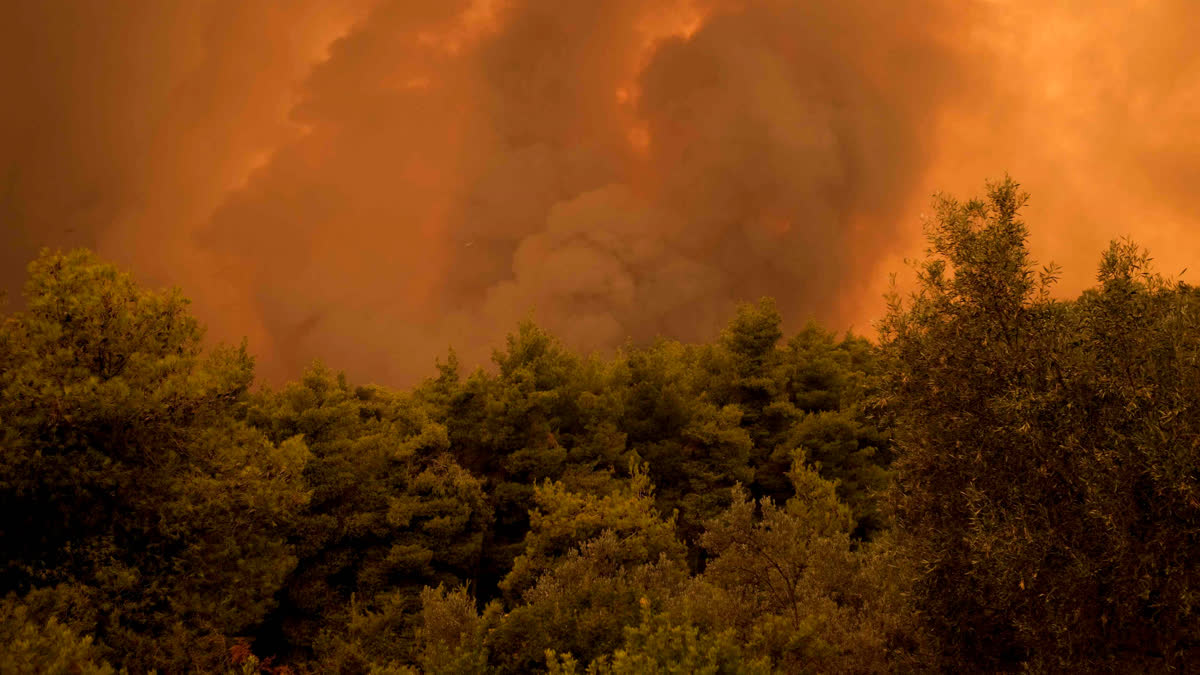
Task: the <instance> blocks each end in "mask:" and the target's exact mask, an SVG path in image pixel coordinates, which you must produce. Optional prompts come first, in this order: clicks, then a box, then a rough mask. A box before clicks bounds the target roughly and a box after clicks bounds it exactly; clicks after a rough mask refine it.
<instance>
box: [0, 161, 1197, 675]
mask: <svg viewBox="0 0 1200 675" xmlns="http://www.w3.org/2000/svg"><path fill="white" fill-rule="evenodd" d="M1026 200H1027V196H1026V195H1025V194H1023V193H1022V192H1021V191H1020V189H1019V186H1018V185H1017V184H1016V183H1015V182H1014V181H1012V180H1011V179H1006V180H1004V181H1001V182H998V183H995V184H991V185H989V186H988V188H987V192H986V194H985V195H984V196H983V197H981V198H978V199H974V200H970V201H966V202H962V201H958V200H955V199H953V198H950V197H945V196H941V197H938V198H936V201H935V205H936V215H935V216H934V217H933V218H931V219H930V221H929V222H928V225H927V229H926V235H927V240H928V250H927V253H926V256H925V258H924V259H923V260H921V261H918V262H917V263H916V269H917V284H916V290H915V291H913V292H912V293H909V294H906V295H903V296H901V295H900V294H899V293H896V294H893V295H892V296H891V297H890V300H889V311H888V314H887V315H886V317H884V318H883V320H882V321H881V322H880V324H879V338H878V340H876V341H872V340H868V339H866V338H864V337H860V336H855V335H851V334H846V335H837V334H834V333H831V332H829V331H827V330H825V329H823V328H822V327H820V326H818V325H815V324H810V325H808V326H807V327H805V328H803V329H802V330H800V331H799V332H797V333H794V334H791V335H787V334H785V332H784V330H783V323H784V322H783V318H782V317H781V316H780V314H779V312H778V310H777V309H776V307H775V305H774V303H773V302H772V301H771V300H770V299H763V300H761V301H758V302H754V303H749V304H746V305H743V306H742V307H741V308H740V309H739V310H738V311H737V313H736V315H735V316H733V317H731V318H730V320H729V321H728V323H727V324H726V328H725V329H724V330H723V331H722V332H721V334H720V335H718V336H716V337H715V339H714V340H712V341H711V342H709V343H703V344H683V343H680V342H675V341H670V340H665V339H662V340H658V341H656V342H653V343H650V344H640V345H632V344H631V345H629V346H627V347H625V348H624V349H622V350H619V351H618V352H617V353H616V354H614V355H610V356H600V355H580V354H575V353H572V352H571V351H570V350H568V349H567V348H565V347H564V346H563V345H562V344H561V343H560V342H559V341H558V340H557V339H555V337H554V336H552V335H550V334H548V333H547V332H545V331H544V330H542V329H541V328H539V327H538V326H536V325H534V324H532V323H524V324H521V325H520V326H518V327H516V329H515V330H514V332H513V333H512V334H511V335H510V336H509V337H508V340H507V342H506V344H504V345H503V346H501V347H500V348H499V349H497V350H496V352H495V354H494V359H493V360H494V367H493V368H491V369H479V370H476V371H474V372H462V369H461V368H460V364H459V363H458V360H457V359H456V357H455V355H454V353H453V352H450V353H448V354H447V356H446V357H445V359H444V360H443V361H440V362H439V363H438V364H437V370H436V373H437V374H436V376H434V377H431V378H430V379H428V380H426V381H425V382H423V383H421V384H420V385H418V386H416V387H414V388H413V389H411V390H407V391H399V390H393V389H389V388H386V387H381V386H376V385H371V384H367V383H354V382H350V381H349V380H348V379H347V377H346V376H345V375H343V374H341V373H339V372H336V371H334V370H331V369H330V368H328V367H326V366H324V365H322V364H320V363H316V364H313V365H312V366H311V367H310V368H309V369H308V370H307V371H306V372H305V373H304V374H303V376H302V377H301V378H300V379H299V380H298V381H296V382H292V383H289V384H286V385H284V386H282V387H280V388H277V389H275V388H270V387H267V386H258V387H256V386H255V376H254V360H253V358H252V356H251V355H250V354H249V351H248V348H247V346H246V345H245V344H243V345H240V346H236V347H230V346H218V347H211V348H205V346H204V345H205V343H204V340H203V328H202V327H201V326H200V325H199V324H198V322H197V321H196V320H195V319H194V318H192V317H191V316H190V314H189V312H188V303H187V301H186V299H184V297H183V296H182V295H181V294H180V293H179V292H178V291H152V290H148V289H145V288H142V287H140V286H139V285H138V284H136V283H135V282H134V281H133V280H132V279H131V278H130V277H129V276H128V275H127V274H125V273H123V272H121V271H120V270H118V269H116V268H115V267H113V266H112V265H109V264H107V263H104V262H102V261H100V260H98V259H97V258H96V257H95V256H94V255H92V254H91V253H88V252H86V251H74V252H69V253H53V252H45V253H43V255H42V256H41V257H39V258H38V259H37V260H35V261H34V262H33V263H32V264H31V265H30V267H29V278H28V283H27V285H26V289H25V307H24V308H23V309H22V310H20V311H16V312H11V313H8V314H6V315H3V316H2V317H0V543H2V545H3V549H4V552H5V554H6V555H5V560H4V562H3V564H2V565H0V672H6V673H7V672H15V673H23V672H53V673H68V672H70V673H114V672H121V671H128V672H132V673H142V672H150V671H157V672H164V673H172V672H213V673H255V672H269V673H297V674H298V673H309V672H313V673H316V672H343V673H415V672H430V673H484V672H488V673H491V672H498V673H526V672H551V673H563V674H566V673H654V672H662V673H668V672H671V673H674V672H688V673H699V672H704V673H772V672H783V673H808V672H811V673H825V672H870V673H875V672H924V671H929V672H941V671H951V672H989V671H1006V670H1022V669H1026V670H1032V671H1035V672H1050V671H1053V672H1058V671H1077V672H1096V671H1118V672H1142V671H1154V670H1170V669H1173V668H1174V669H1177V668H1180V667H1182V666H1183V665H1185V664H1186V663H1189V662H1195V660H1196V659H1197V658H1200V622H1197V618H1196V616H1195V611H1196V608H1197V602H1198V601H1197V597H1198V595H1197V594H1198V592H1200V576H1198V569H1197V564H1198V563H1200V541H1198V539H1200V475H1198V474H1197V469H1196V467H1197V460H1198V459H1200V409H1197V406H1200V365H1198V364H1197V359H1198V357H1200V294H1198V293H1197V291H1196V289H1194V288H1192V287H1191V286H1189V285H1187V284H1184V283H1182V282H1178V281H1173V280H1170V279H1167V278H1164V277H1162V276H1160V275H1158V274H1156V273H1155V272H1154V271H1153V270H1152V268H1151V265H1150V262H1151V261H1150V258H1149V256H1148V254H1146V253H1145V252H1144V251H1142V250H1140V249H1139V248H1138V247H1137V246H1136V245H1135V244H1133V243H1131V242H1127V241H1119V242H1114V243H1113V244H1112V245H1111V246H1110V248H1109V249H1108V250H1106V251H1104V252H1103V253H1102V254H1101V258H1100V263H1099V266H1098V273H1097V277H1096V285H1095V287H1093V288H1091V289H1088V290H1086V291H1085V292H1083V293H1082V294H1081V295H1080V296H1079V297H1077V298H1074V299H1063V298H1060V297H1058V296H1056V295H1055V294H1054V293H1053V284H1054V282H1055V280H1056V276H1057V269H1056V268H1055V267H1054V266H1053V265H1050V266H1045V267H1039V266H1038V265H1036V264H1035V263H1034V262H1033V261H1032V260H1031V258H1030V254H1029V251H1028V247H1027V240H1028V231H1027V229H1026V226H1025V223H1024V222H1023V220H1022V218H1021V210H1022V207H1023V206H1024V205H1025V203H1026Z"/></svg>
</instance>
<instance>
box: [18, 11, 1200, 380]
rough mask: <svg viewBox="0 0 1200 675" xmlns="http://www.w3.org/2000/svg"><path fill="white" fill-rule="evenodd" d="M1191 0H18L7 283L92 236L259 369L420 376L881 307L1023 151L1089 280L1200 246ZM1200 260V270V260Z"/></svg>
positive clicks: (1070, 258) (1051, 243) (1052, 248)
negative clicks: (944, 201) (539, 352)
mask: <svg viewBox="0 0 1200 675" xmlns="http://www.w3.org/2000/svg"><path fill="white" fill-rule="evenodd" d="M1198 31H1200V11H1197V10H1196V8H1195V5H1194V2H1193V0H1158V1H1156V2H1145V1H1141V0H1113V1H1111V2H1105V3H1095V2H1083V1H1082V0H1058V1H1054V2H1033V1H1032V0H1008V1H1005V0H905V1H903V2H891V3H879V2H876V1H874V0H838V1H834V0H827V1H825V2H819V1H814V2H807V3H797V2H794V1H793V0H786V1H785V0H654V1H649V0H607V1H606V2H602V3H597V2H563V1H562V0H348V1H345V2H341V3H329V2H320V1H318V0H294V1H293V2H290V3H288V4H287V5H286V8H285V7H284V6H283V5H280V4H279V3H273V2H266V1H265V0H263V1H253V0H252V1H245V0H187V1H184V2H177V3H161V2H154V1H153V0H130V1H129V2H122V3H110V2H104V1H102V0H46V1H45V2H40V3H6V4H5V6H4V7H3V8H0V86H2V87H3V91H5V92H8V93H9V94H10V95H9V96H8V97H7V98H8V100H7V104H6V105H5V106H3V107H0V181H3V182H2V183H0V287H2V288H6V289H9V290H10V292H12V291H14V290H15V289H16V288H17V286H18V285H19V283H20V279H21V277H22V274H23V273H22V271H21V268H22V265H23V264H24V263H25V262H26V261H27V260H28V259H29V257H30V256H32V255H33V254H34V253H35V252H36V250H37V249H38V248H39V247H41V246H51V247H68V246H76V245H84V246H89V247H92V248H95V249H97V250H98V251H99V252H100V253H101V254H102V255H103V256H105V257H106V258H109V259H111V260H114V261H116V262H118V263H120V264H121V265H123V266H125V267H127V268H128V269H130V270H132V271H133V272H134V273H135V274H136V276H137V277H138V278H139V279H141V280H143V281H144V282H145V283H147V284H150V285H164V284H172V285H179V286H181V287H183V288H184V290H185V292H186V293H187V294H188V295H189V296H190V297H192V298H193V300H194V303H195V304H194V308H195V313H196V314H197V315H198V316H199V317H200V318H201V319H202V320H203V321H204V322H206V323H207V324H208V325H209V327H210V335H211V336H212V337H213V338H214V339H219V340H226V341H229V340H238V339H240V337H241V336H243V335H247V336H249V339H250V343H251V350H252V351H253V352H255V353H256V354H257V355H258V356H259V364H260V372H261V373H262V374H263V375H264V376H265V377H266V378H267V379H268V380H275V381H278V380H279V379H282V378H284V377H294V376H295V375H296V374H297V373H298V372H299V370H300V369H301V368H302V367H303V366H304V364H306V363H307V362H308V361H309V360H311V359H312V358H314V357H320V358H322V359H324V360H325V361H327V362H329V363H330V364H332V365H334V366H335V367H339V368H344V369H346V370H348V371H349V372H350V373H351V375H352V376H353V377H355V378H356V379H358V380H374V381H380V382H386V383H390V384H410V383H412V382H413V381H414V380H416V379H418V378H420V377H424V376H427V375H429V374H430V373H431V371H432V364H433V360H434V358H435V357H437V356H439V355H443V354H444V353H445V351H446V350H447V348H448V347H451V346H453V347H455V348H456V349H457V350H458V351H459V353H460V355H461V356H462V357H463V359H464V360H465V361H467V362H468V363H478V362H482V361H484V360H486V358H487V355H488V353H489V350H490V349H491V348H492V347H494V346H498V345H499V344H501V342H502V336H503V335H504V333H505V332H507V331H509V330H511V329H512V327H513V326H514V325H515V323H516V322H517V321H519V320H520V319H522V318H525V317H528V316H535V317H536V318H537V319H538V320H539V321H540V322H542V323H543V324H544V325H546V326H547V327H549V328H550V329H551V330H552V331H554V332H556V333H557V334H559V335H560V336H562V337H563V338H564V340H566V341H567V342H568V343H570V344H571V345H572V346H575V347H577V348H580V349H585V350H588V349H606V348H611V347H612V346H614V345H618V344H620V343H622V342H624V341H626V340H629V339H633V340H643V339H647V338H650V337H652V336H654V335H657V334H665V335H670V336H673V337H679V338H682V339H709V338H711V337H712V336H713V334H714V332H715V331H716V330H717V329H718V327H719V326H720V325H722V324H723V322H724V321H725V320H726V319H727V318H728V317H729V315H730V312H731V310H732V307H733V306H734V305H735V303H737V302H738V301H742V300H746V299H753V298H756V297H758V296H761V295H772V296H775V297H776V298H777V299H778V300H779V302H780V306H781V308H782V310H783V312H784V314H785V317H786V318H787V321H788V323H789V324H790V326H791V327H796V326H798V325H800V324H802V323H803V322H804V321H805V320H807V319H808V318H818V319H821V320H823V321H825V322H827V323H829V324H830V325H831V326H834V327H837V328H845V327H848V326H851V325H853V326H855V327H856V328H857V329H858V330H860V331H868V332H869V330H870V329H869V326H870V322H871V321H872V320H873V319H875V318H877V317H878V316H879V314H880V312H881V311H882V308H883V303H882V300H881V297H880V296H881V294H882V292H883V291H884V290H885V288H886V285H887V281H888V274H889V272H893V271H899V272H901V273H902V275H901V276H902V278H903V270H904V267H903V262H902V261H903V259H904V258H906V257H912V256H914V255H917V254H919V253H920V250H921V214H922V213H923V212H925V211H928V205H929V197H930V195H931V194H932V193H933V192H935V191H939V190H942V191H946V192H950V193H953V194H956V195H960V196H972V195H975V194H978V193H979V192H980V190H981V189H982V185H983V182H984V180H985V179H990V178H998V177H1000V176H1002V175H1003V174H1004V173H1005V172H1008V173H1010V174H1012V175H1013V176H1014V177H1015V178H1016V179H1017V180H1019V181H1020V182H1021V183H1022V184H1023V185H1024V186H1025V188H1026V189H1027V190H1028V191H1029V192H1031V193H1032V195H1033V197H1032V201H1031V203H1030V206H1029V208H1028V210H1027V213H1026V217H1027V218H1026V219H1027V221H1028V222H1029V224H1030V228H1031V231H1032V242H1031V244H1032V247H1033V251H1034V254H1035V257H1036V258H1037V259H1038V260H1040V261H1043V262H1045V261H1049V260H1054V261H1056V262H1058V263H1060V264H1062V265H1063V266H1064V267H1065V273H1064V277H1063V281H1062V284H1061V290H1062V292H1063V293H1064V294H1069V293H1074V292H1077V291H1078V290H1080V289H1081V288H1083V287H1085V286H1086V285H1087V284H1088V283H1090V281H1091V279H1092V277H1093V275H1094V270H1095V264H1096V261H1097V260H1098V256H1099V252H1100V251H1101V249H1102V248H1103V247H1104V246H1105V244H1106V242H1107V241H1108V240H1109V239H1111V238H1114V237H1119V236H1125V235H1128V236H1132V237H1133V238H1134V239H1135V240H1137V241H1139V242H1140V243H1142V244H1143V245H1145V246H1147V247H1148V248H1150V250H1151V253H1152V255H1153V256H1154V257H1155V259H1156V260H1157V262H1158V263H1159V266H1160V269H1162V270H1163V271H1164V272H1168V273H1178V272H1179V271H1180V270H1182V269H1183V268H1185V267H1189V266H1191V267H1196V266H1197V260H1200V235H1198V234H1195V232H1197V231H1200V198H1198V197H1197V191H1196V190H1195V189H1194V187H1193V186H1194V185H1196V183H1197V179H1200V133H1197V131H1196V129H1197V126H1198V125H1197V123H1198V122H1200V50H1197V49H1195V48H1194V44H1193V42H1194V40H1195V37H1194V36H1195V35H1197V34H1200V32H1198ZM1188 276H1191V275H1188Z"/></svg>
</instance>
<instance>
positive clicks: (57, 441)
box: [0, 252, 308, 670]
mask: <svg viewBox="0 0 1200 675" xmlns="http://www.w3.org/2000/svg"><path fill="white" fill-rule="evenodd" d="M25 297H26V301H27V309H26V310H25V311H24V312H20V313H16V314H13V315H10V316H8V317H5V318H4V319H3V322H2V323H0V449H2V452H0V537H2V538H3V540H4V543H5V549H6V554H7V561H6V564H5V565H4V567H3V568H2V569H0V590H2V591H3V592H13V593H16V594H18V595H27V594H29V593H30V592H32V591H38V590H39V589H41V590H49V589H53V588H61V589H64V592H67V593H69V594H71V595H72V596H74V597H76V598H80V599H81V601H80V602H79V603H76V607H77V608H76V610H73V611H75V612H76V613H78V612H84V613H87V614H89V615H90V616H92V617H93V618H94V626H93V629H94V631H95V635H96V637H97V643H96V644H97V645H101V646H103V647H105V648H107V649H111V650H113V652H114V653H116V654H119V655H120V656H121V658H122V659H123V663H125V664H126V665H128V666H130V667H131V668H134V669H138V670H143V669H147V668H152V667H156V668H161V669H164V670H179V669H185V668H202V669H203V668H212V667H214V661H213V660H212V659H214V658H218V657H219V656H220V655H223V652H224V649H223V647H222V644H223V642H222V641H223V639H224V638H223V637H222V636H225V635H234V634H237V633H238V632H240V631H243V630H246V629H247V628H248V627H251V626H253V625H254V624H256V623H257V622H258V621H259V620H260V619H261V618H262V617H263V616H264V615H265V614H266V613H267V611H268V610H269V609H270V608H271V607H272V605H273V603H274V593H275V591H276V589H278V587H279V584H280V583H281V582H282V580H283V578H284V577H285V576H286V575H287V573H288V572H289V571H290V570H291V569H292V567H293V566H294V565H295V558H294V557H293V556H292V554H291V552H290V550H289V548H288V546H287V542H286V541H285V540H284V535H285V530H286V524H287V523H288V521H289V519H290V516H291V513H292V512H293V510H294V509H295V508H296V507H298V506H300V505H302V504H303V503H304V502H305V501H306V499H307V495H306V494H305V492H304V490H303V489H302V486H301V485H300V484H299V476H300V472H301V471H302V470H303V468H304V465H305V462H306V461H307V460H308V450H307V449H306V448H305V446H304V444H303V443H301V442H297V441H292V442H286V443H281V444H275V443H271V442H269V441H268V440H267V439H266V438H265V437H264V436H263V435H262V434H261V433H258V432H257V431H255V430H253V429H251V428H249V427H247V426H246V425H244V424H242V423H240V422H238V421H237V419H236V413H237V411H238V409H239V407H240V406H241V405H242V404H243V402H244V400H245V396H246V391H247V388H248V387H249V384H250V382H251V380H252V378H253V362H252V360H251V359H250V357H249V356H248V355H247V354H246V352H245V348H244V347H243V348H241V349H230V348H216V349H214V350H212V351H211V352H209V353H207V354H205V353H203V351H202V349H201V335H202V332H201V328H200V326H199V325H198V324H197V322H196V321H195V320H194V319H193V318H191V317H190V316H188V314H187V311H186V308H187V301H186V300H184V299H183V298H182V297H181V296H180V295H179V294H178V293H177V292H173V291H172V292H164V293H155V292H150V291H145V290H143V289H141V288H139V287H137V285H135V284H134V283H133V281H132V280H130V279H129V277H127V276H126V275H124V274H121V273H119V272H117V270H116V269H114V268H113V267H111V266H109V265H104V264H101V263H99V262H97V261H96V260H95V258H94V257H93V256H91V254H88V253H86V252H75V253H70V254H66V255H51V254H44V255H43V256H42V257H41V258H39V259H38V260H36V261H35V262H34V263H33V264H32V265H31V266H30V280H29V283H28V284H27V286H26V291H25ZM60 618H64V617H60ZM65 620H71V617H65ZM88 632H90V631H88ZM206 645H207V646H206ZM210 647H211V648H210ZM214 655H215V656H214Z"/></svg>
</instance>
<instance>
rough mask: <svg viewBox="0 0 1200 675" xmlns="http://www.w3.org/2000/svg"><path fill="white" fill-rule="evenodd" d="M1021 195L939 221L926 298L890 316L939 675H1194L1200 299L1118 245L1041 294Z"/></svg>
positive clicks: (1012, 191)
mask: <svg viewBox="0 0 1200 675" xmlns="http://www.w3.org/2000/svg"><path fill="white" fill-rule="evenodd" d="M1026 199H1027V197H1026V195H1024V194H1022V193H1021V192H1020V191H1019V187H1018V185H1017V184H1016V183H1014V182H1013V181H1012V180H1011V179H1006V180H1005V181H1003V182H1001V183H998V184H994V185H990V186H989V189H988V197H987V199H986V200H974V201H970V202H967V203H965V204H963V203H959V202H957V201H954V200H952V199H949V198H939V199H938V201H937V207H938V210H937V217H936V220H935V221H933V222H932V223H930V225H929V228H928V231H927V237H928V239H929V242H930V249H929V255H928V257H927V258H926V260H925V261H924V262H923V263H922V264H921V266H920V267H919V277H918V281H919V288H918V290H917V292H916V293H914V294H913V296H912V297H911V298H910V299H909V300H908V302H907V303H902V302H901V301H900V299H899V298H893V302H892V308H891V311H890V313H889V316H888V318H887V320H886V322H885V323H884V325H883V331H882V336H883V347H884V349H885V351H886V354H887V355H888V357H889V358H890V364H891V366H892V368H893V372H892V374H891V376H890V378H889V382H888V385H887V390H886V395H885V399H886V401H887V405H888V406H889V407H890V409H891V410H892V411H893V412H894V414H895V416H896V429H897V434H898V460H897V464H896V469H897V483H896V486H897V487H896V491H895V496H894V501H895V504H896V508H897V517H898V521H899V524H900V525H901V526H902V528H903V529H904V530H906V531H907V532H909V533H910V534H911V535H912V536H911V539H912V546H913V553H914V555H915V556H916V558H917V559H919V560H922V561H925V562H924V564H925V565H926V566H927V570H928V571H927V573H926V574H924V575H923V577H922V579H921V583H920V585H919V587H918V591H919V597H920V599H921V602H922V604H923V605H924V609H925V615H926V616H927V617H929V619H930V626H931V628H932V629H933V631H934V633H935V634H936V636H937V637H938V638H939V639H940V640H941V642H942V644H943V647H944V650H945V652H946V658H947V664H948V667H952V668H966V669H1009V668H1016V667H1020V666H1022V665H1024V666H1025V667H1031V668H1034V669H1046V670H1088V671H1100V670H1117V671H1144V670H1149V669H1164V668H1171V667H1176V666H1179V665H1182V664H1185V663H1189V662H1192V661H1194V660H1195V659H1196V657H1197V656H1198V655H1200V651H1198V648H1200V642H1198V641H1197V637H1200V636H1198V635H1197V630H1198V629H1197V626H1196V622H1195V620H1194V616H1195V611H1196V601H1195V599H1194V598H1195V597H1196V595H1195V594H1196V588H1197V584H1198V583H1200V567H1198V563H1200V554H1198V553H1197V551H1200V549H1198V548H1197V546H1196V544H1197V535H1198V533H1200V529H1198V528H1200V500H1197V499H1196V495H1197V494H1198V493H1197V490H1200V484H1198V480H1200V477H1197V475H1196V474H1195V471H1194V466H1195V465H1196V463H1197V460H1198V459H1200V456H1198V452H1200V450H1198V449H1197V446H1196V444H1195V443H1194V442H1193V440H1192V439H1195V438H1197V437H1198V436H1197V431H1198V429H1197V428H1196V427H1197V426H1198V425H1200V415H1197V413H1198V412H1200V410H1197V409H1196V406H1197V405H1198V404H1197V401H1200V366H1198V365H1197V361H1196V355H1197V349H1198V345H1200V324H1198V323H1197V319H1196V318H1195V317H1196V313H1195V307H1196V303H1197V299H1198V295H1197V293H1196V291H1195V290H1194V289H1192V288H1190V287H1188V286H1186V285H1183V284H1176V283H1170V282H1168V281H1166V280H1164V279H1162V278H1161V277H1157V276H1155V275H1153V274H1152V273H1150V271H1149V269H1148V262H1149V259H1148V257H1147V256H1146V255H1145V254H1143V253H1141V252H1139V251H1138V250H1137V248H1136V247H1135V246H1133V245H1131V244H1119V243H1114V244H1113V246H1112V247H1110V249H1109V250H1108V252H1106V253H1105V254H1104V256H1103V259H1102V261H1101V266H1100V272H1099V275H1098V280H1099V284H1100V285H1099V287H1098V288H1096V289H1093V290H1089V291H1087V292H1085V293H1084V294H1083V296H1081V297H1080V298H1079V299H1078V300H1075V301H1072V302H1061V301H1056V300H1053V299H1052V298H1051V297H1050V295H1049V290H1050V287H1051V284H1052V283H1053V281H1054V277H1055V274H1056V269H1055V268H1053V267H1049V268H1045V269H1043V270H1042V272H1041V273H1040V274H1038V273H1036V272H1035V268H1034V265H1033V263H1032V262H1031V260H1030V258H1029V254H1028V252H1027V249H1026V237H1027V231H1026V228H1025V225H1024V223H1023V222H1022V221H1021V220H1020V219H1019V211H1020V209H1021V207H1022V206H1023V205H1024V204H1025V202H1026Z"/></svg>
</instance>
